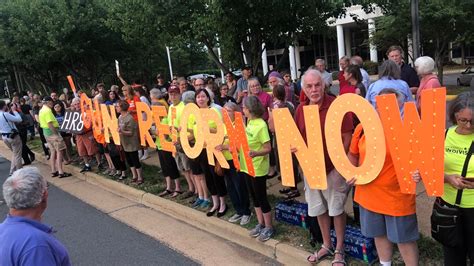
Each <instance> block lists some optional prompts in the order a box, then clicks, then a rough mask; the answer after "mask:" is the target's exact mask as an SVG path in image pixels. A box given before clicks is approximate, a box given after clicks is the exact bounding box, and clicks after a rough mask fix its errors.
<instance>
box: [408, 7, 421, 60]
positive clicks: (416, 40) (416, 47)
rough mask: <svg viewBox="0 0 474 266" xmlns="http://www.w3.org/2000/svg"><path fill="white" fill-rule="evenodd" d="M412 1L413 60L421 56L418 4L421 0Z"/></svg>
mask: <svg viewBox="0 0 474 266" xmlns="http://www.w3.org/2000/svg"><path fill="white" fill-rule="evenodd" d="M410 1H411V30H412V40H413V61H415V60H416V59H417V58H418V57H420V19H419V10H418V4H419V0H410Z"/></svg>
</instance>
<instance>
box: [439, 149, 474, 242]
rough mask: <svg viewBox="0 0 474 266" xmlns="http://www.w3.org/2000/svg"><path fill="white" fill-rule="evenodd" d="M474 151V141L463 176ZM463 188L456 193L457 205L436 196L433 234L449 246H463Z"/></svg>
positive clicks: (467, 156)
mask: <svg viewBox="0 0 474 266" xmlns="http://www.w3.org/2000/svg"><path fill="white" fill-rule="evenodd" d="M473 151H474V141H473V142H472V143H471V146H470V147H469V151H468V152H467V155H466V159H465V161H464V165H463V169H462V172H461V176H462V177H466V173H467V168H468V165H469V160H470V159H471V155H472V153H473ZM462 193H463V190H462V189H459V190H458V193H457V195H456V202H455V205H451V204H449V203H447V202H445V201H444V200H443V199H442V198H441V197H438V198H436V200H435V202H434V205H433V212H432V214H431V236H432V237H433V238H434V239H436V240H437V241H438V242H440V243H441V244H443V245H444V246H447V247H462V246H463V244H464V243H463V238H464V237H463V232H462V223H461V219H462V215H461V210H460V209H459V204H461V198H462Z"/></svg>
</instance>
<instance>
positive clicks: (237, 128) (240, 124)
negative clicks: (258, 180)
mask: <svg viewBox="0 0 474 266" xmlns="http://www.w3.org/2000/svg"><path fill="white" fill-rule="evenodd" d="M234 116H235V121H234V123H233V122H232V121H231V120H230V117H229V114H228V113H227V111H226V110H225V108H223V109H222V117H223V120H224V124H225V127H226V129H227V135H228V136H229V150H230V152H231V153H232V160H233V162H234V166H235V168H236V169H237V170H239V171H240V162H239V150H241V151H242V154H243V155H244V159H245V164H246V165H247V170H248V172H249V175H250V176H255V168H254V167H253V162H252V158H250V155H249V152H250V149H249V143H248V141H247V135H246V134H245V127H244V119H243V118H242V113H240V112H235V113H234Z"/></svg>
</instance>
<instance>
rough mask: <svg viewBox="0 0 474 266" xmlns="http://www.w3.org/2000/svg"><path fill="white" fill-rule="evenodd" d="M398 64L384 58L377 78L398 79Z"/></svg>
mask: <svg viewBox="0 0 474 266" xmlns="http://www.w3.org/2000/svg"><path fill="white" fill-rule="evenodd" d="M400 75H401V70H400V66H398V65H397V63H395V62H393V61H392V60H385V61H384V62H383V63H382V65H381V66H380V69H379V78H382V77H387V78H388V79H400Z"/></svg>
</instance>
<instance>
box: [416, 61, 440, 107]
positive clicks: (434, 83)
mask: <svg viewBox="0 0 474 266" xmlns="http://www.w3.org/2000/svg"><path fill="white" fill-rule="evenodd" d="M434 66H435V62H434V60H433V58H431V57H429V56H422V57H418V58H417V59H416V60H415V69H416V73H417V74H418V76H419V77H420V87H418V90H417V91H416V106H417V107H418V110H420V104H421V92H422V91H423V90H425V89H432V88H439V87H441V84H440V83H439V80H438V77H437V76H436V75H435V74H433V70H434Z"/></svg>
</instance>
